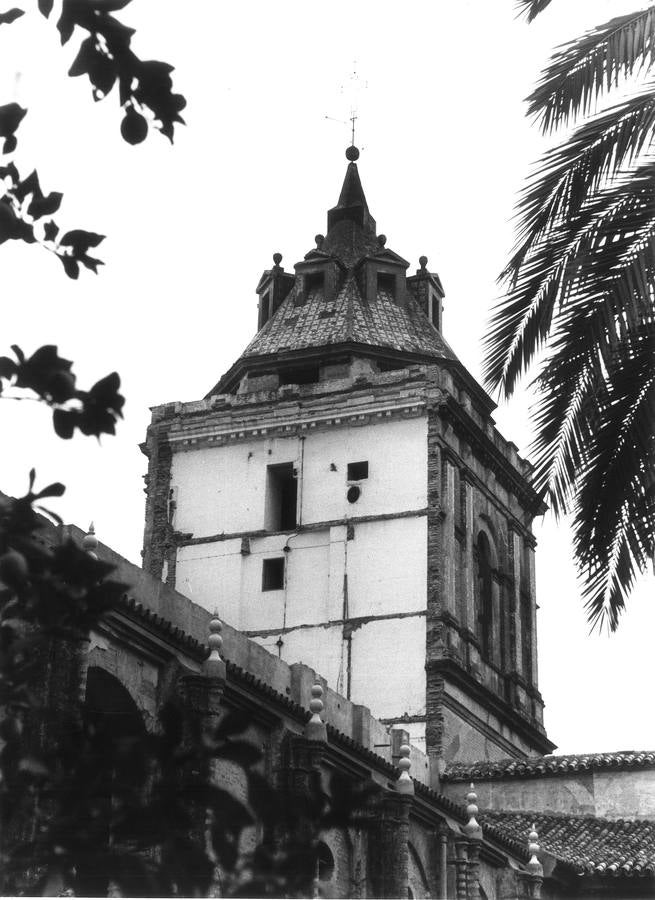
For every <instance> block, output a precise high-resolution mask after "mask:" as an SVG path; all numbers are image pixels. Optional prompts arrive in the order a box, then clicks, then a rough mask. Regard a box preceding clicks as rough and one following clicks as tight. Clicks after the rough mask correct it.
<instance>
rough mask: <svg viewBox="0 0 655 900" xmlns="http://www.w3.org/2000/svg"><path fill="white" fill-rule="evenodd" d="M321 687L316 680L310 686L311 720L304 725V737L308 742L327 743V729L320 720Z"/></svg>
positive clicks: (321, 710)
mask: <svg viewBox="0 0 655 900" xmlns="http://www.w3.org/2000/svg"><path fill="white" fill-rule="evenodd" d="M323 707H324V704H323V685H322V684H321V682H320V681H319V680H318V677H317V678H316V681H315V682H314V684H313V685H312V699H311V700H310V701H309V709H310V712H311V714H312V717H311V719H310V720H309V722H308V723H307V724H306V725H305V731H304V735H305V737H306V738H307V739H308V740H310V741H327V727H326V725H325V722H324V721H323V720H322V719H321V713H322V712H323Z"/></svg>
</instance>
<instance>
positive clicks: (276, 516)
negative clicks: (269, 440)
mask: <svg viewBox="0 0 655 900" xmlns="http://www.w3.org/2000/svg"><path fill="white" fill-rule="evenodd" d="M297 503H298V482H297V480H296V477H295V474H294V467H293V463H282V464H281V465H276V466H268V467H267V470H266V505H265V520H266V522H265V527H266V530H267V531H292V530H293V529H294V528H295V527H296V525H297V514H296V507H297Z"/></svg>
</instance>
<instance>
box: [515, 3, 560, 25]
mask: <svg viewBox="0 0 655 900" xmlns="http://www.w3.org/2000/svg"><path fill="white" fill-rule="evenodd" d="M551 3H552V0H518V2H517V4H516V6H517V9H518V11H519V15H522V16H525V17H526V19H527V20H528V22H533V21H534V20H535V19H536V18H537V16H538V15H539V13H542V12H543V11H544V10H545V9H546V7H547V6H550V4H551Z"/></svg>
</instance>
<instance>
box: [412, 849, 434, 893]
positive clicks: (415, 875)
mask: <svg viewBox="0 0 655 900" xmlns="http://www.w3.org/2000/svg"><path fill="white" fill-rule="evenodd" d="M407 848H408V850H409V854H408V860H407V863H408V865H407V882H408V884H407V896H408V897H416V898H419V897H421V898H425V897H430V887H429V885H428V879H427V876H426V874H425V866H424V865H423V863H422V862H421V857H420V856H419V855H418V852H417V850H416V848H415V847H414V845H413V844H412V843H411V841H410V842H409V843H408V844H407Z"/></svg>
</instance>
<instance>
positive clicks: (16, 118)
mask: <svg viewBox="0 0 655 900" xmlns="http://www.w3.org/2000/svg"><path fill="white" fill-rule="evenodd" d="M26 113H27V110H26V109H23V107H22V106H19V105H18V103H6V104H5V105H4V106H0V137H3V138H8V137H10V136H11V135H13V133H14V131H16V129H17V128H18V126H19V125H20V123H21V122H22V120H23V117H24V116H25V114H26Z"/></svg>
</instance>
